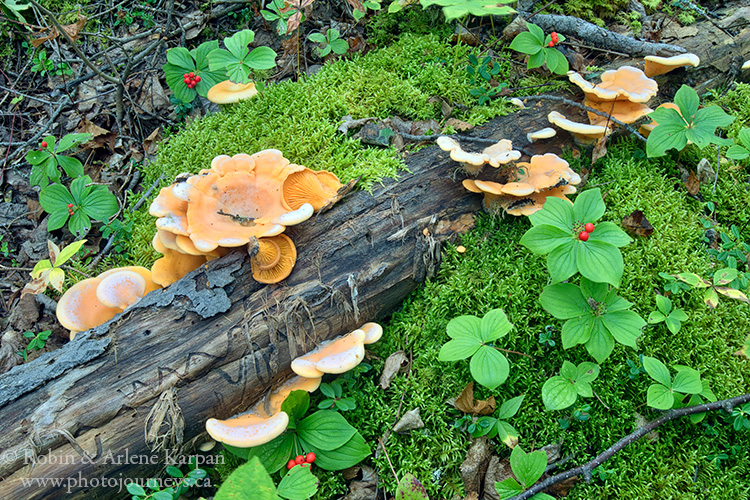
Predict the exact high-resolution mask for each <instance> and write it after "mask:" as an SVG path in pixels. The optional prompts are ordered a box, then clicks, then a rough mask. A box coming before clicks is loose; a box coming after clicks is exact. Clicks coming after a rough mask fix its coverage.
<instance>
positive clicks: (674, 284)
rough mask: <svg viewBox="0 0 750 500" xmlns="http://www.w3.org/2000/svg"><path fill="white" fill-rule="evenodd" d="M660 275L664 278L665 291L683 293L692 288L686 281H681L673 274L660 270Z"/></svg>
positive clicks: (675, 293)
mask: <svg viewBox="0 0 750 500" xmlns="http://www.w3.org/2000/svg"><path fill="white" fill-rule="evenodd" d="M659 277H660V278H661V279H663V280H664V291H665V292H669V293H671V294H674V295H677V294H678V293H682V292H684V291H685V290H690V287H689V286H688V285H687V284H686V283H683V282H681V281H679V280H678V279H677V278H675V277H674V276H672V275H671V274H667V273H662V272H660V273H659Z"/></svg>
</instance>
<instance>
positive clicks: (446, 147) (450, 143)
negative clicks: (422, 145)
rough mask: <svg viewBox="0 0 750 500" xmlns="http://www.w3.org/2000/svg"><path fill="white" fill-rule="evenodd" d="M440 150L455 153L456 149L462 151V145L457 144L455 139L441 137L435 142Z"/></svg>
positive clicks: (445, 136)
mask: <svg viewBox="0 0 750 500" xmlns="http://www.w3.org/2000/svg"><path fill="white" fill-rule="evenodd" d="M435 144H437V145H438V146H439V147H440V149H442V150H443V151H453V150H454V149H461V145H459V144H458V142H456V140H455V139H452V138H450V137H448V136H447V135H441V136H440V137H438V138H437V139H436V140H435Z"/></svg>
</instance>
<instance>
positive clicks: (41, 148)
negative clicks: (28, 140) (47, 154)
mask: <svg viewBox="0 0 750 500" xmlns="http://www.w3.org/2000/svg"><path fill="white" fill-rule="evenodd" d="M46 147H47V141H42V142H40V143H39V151H41V150H43V149H44V148H46Z"/></svg>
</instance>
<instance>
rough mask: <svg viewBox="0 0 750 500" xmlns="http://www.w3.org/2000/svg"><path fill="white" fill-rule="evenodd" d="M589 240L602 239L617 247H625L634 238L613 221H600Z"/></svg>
mask: <svg viewBox="0 0 750 500" xmlns="http://www.w3.org/2000/svg"><path fill="white" fill-rule="evenodd" d="M589 241H602V242H604V243H610V244H612V245H614V246H616V247H623V246H625V245H627V244H628V243H631V242H632V241H633V238H631V237H630V236H628V234H627V233H626V232H625V231H623V230H622V229H620V228H619V227H617V225H615V224H613V223H612V222H600V223H598V224H597V225H596V226H595V229H594V232H593V233H590V234H589Z"/></svg>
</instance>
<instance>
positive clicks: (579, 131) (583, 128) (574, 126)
mask: <svg viewBox="0 0 750 500" xmlns="http://www.w3.org/2000/svg"><path fill="white" fill-rule="evenodd" d="M547 120H548V121H549V122H550V123H551V124H553V125H556V126H558V127H560V128H561V129H563V130H567V131H568V132H570V133H571V135H573V137H574V138H575V140H576V141H577V142H578V143H580V144H584V145H585V144H592V143H594V142H596V141H597V140H599V139H601V138H602V137H604V136H605V135H606V134H609V133H610V132H611V130H610V128H609V127H605V126H603V125H589V124H587V123H579V122H574V121H573V120H568V119H567V118H565V116H564V115H563V114H561V113H558V112H557V111H550V113H549V114H548V115H547Z"/></svg>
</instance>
